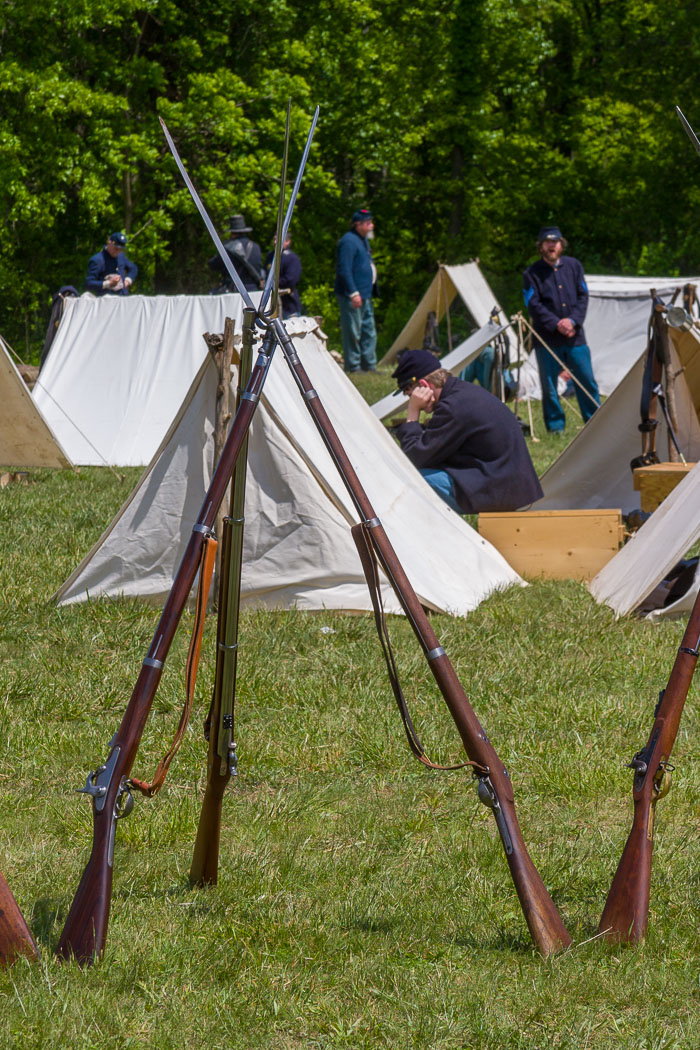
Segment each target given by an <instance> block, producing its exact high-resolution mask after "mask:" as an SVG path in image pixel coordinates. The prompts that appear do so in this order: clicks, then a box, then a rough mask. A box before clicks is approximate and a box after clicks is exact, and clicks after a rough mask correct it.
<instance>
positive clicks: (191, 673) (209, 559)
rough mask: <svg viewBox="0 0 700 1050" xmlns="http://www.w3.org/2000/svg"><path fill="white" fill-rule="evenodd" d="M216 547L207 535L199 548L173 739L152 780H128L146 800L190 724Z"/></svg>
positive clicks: (161, 781) (159, 782)
mask: <svg viewBox="0 0 700 1050" xmlns="http://www.w3.org/2000/svg"><path fill="white" fill-rule="evenodd" d="M218 545H219V544H218V541H217V539H216V537H215V536H213V535H209V536H207V537H206V538H205V540H204V544H203V546H202V559H201V561H200V564H199V586H198V588H197V601H196V606H195V617H194V626H193V628H192V638H191V639H190V649H189V652H188V654H187V666H186V669H185V703H184V706H183V708H182V714H181V715H180V722H179V725H178V727H177V730H176V732H175V736H174V737H173V742H172V744H171V745H170V747H169V748H168V750H167V751H166V752H165V754H164V755H163V757H162V758H161V760H160V762H159V763H158V768H157V769H156V771H155V773H154V775H153V780H152V781H151V782H150V783H149V782H148V781H146V780H138V779H137V778H135V777H131V778H130V780H129V784H130V785H131V787H133V788H134V789H135V790H136V791H140V792H141V793H142V794H143V795H146V796H148V798H153V796H154V795H157V794H158V792H159V791H160V789H161V788H162V786H163V784H164V783H165V778H166V776H167V775H168V769H169V767H170V763H171V762H172V760H173V759H174V758H175V755H176V754H177V753H178V751H179V750H180V745H181V743H182V740H183V737H184V735H185V731H186V729H187V726H188V724H189V721H190V714H191V712H192V704H193V702H194V687H195V682H196V681H197V671H198V669H199V655H200V652H201V649H202V634H203V632H204V622H205V620H206V613H207V602H208V601H209V590H210V588H211V581H212V576H213V574H214V565H215V563H216V550H217V547H218Z"/></svg>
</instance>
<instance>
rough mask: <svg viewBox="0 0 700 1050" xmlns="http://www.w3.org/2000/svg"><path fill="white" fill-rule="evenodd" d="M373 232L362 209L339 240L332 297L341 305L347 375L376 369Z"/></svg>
mask: <svg viewBox="0 0 700 1050" xmlns="http://www.w3.org/2000/svg"><path fill="white" fill-rule="evenodd" d="M373 230H374V222H373V221H372V213H371V212H370V211H368V209H367V208H361V209H360V210H359V211H356V212H355V214H354V215H353V217H352V221H351V223H350V230H349V231H348V232H347V233H345V234H343V236H342V237H341V238H340V240H339V241H338V257H337V264H336V270H335V294H336V296H337V298H338V305H339V306H340V331H341V335H342V338H343V358H344V363H345V371H346V372H360V371H362V372H374V371H375V369H376V367H377V354H376V346H377V330H376V328H375V326H374V309H373V307H372V296H373V295H374V294H375V289H376V284H377V270H376V267H375V265H374V262H373V261H372V250H371V248H370V246H369V241H370V238H371V236H372V231H373Z"/></svg>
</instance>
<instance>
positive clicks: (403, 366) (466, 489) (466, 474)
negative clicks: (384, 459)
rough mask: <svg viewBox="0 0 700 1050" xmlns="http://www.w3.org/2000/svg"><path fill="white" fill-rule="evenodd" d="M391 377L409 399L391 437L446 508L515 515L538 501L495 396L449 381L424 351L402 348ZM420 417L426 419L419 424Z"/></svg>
mask: <svg viewBox="0 0 700 1050" xmlns="http://www.w3.org/2000/svg"><path fill="white" fill-rule="evenodd" d="M392 375H393V376H394V378H395V379H396V381H397V383H398V386H399V389H400V390H402V391H403V392H404V393H405V394H408V395H409V402H408V411H407V421H406V422H405V423H401V424H400V425H399V426H398V427H397V428H396V429H395V431H394V433H395V434H396V436H397V437H398V439H399V442H400V443H401V448H402V449H403V451H404V452H405V453H406V455H407V456H408V458H409V459H410V460H411V462H412V463H413V464H414V465H415V466H416V467H418V469H419V470H420V472H421V474H422V475H423V477H424V478H425V479H426V481H427V482H428V484H429V485H430V486H431V487H432V488H433V489H435V491H436V492H437V494H438V495H439V496H441V497H442V499H444V500H445V502H446V503H447V504H449V506H450V507H452V509H453V510H455V511H457V513H458V514H478V513H480V512H481V511H506V510H517V509H518V508H519V507H523V506H526V505H527V504H529V503H533V502H534V501H535V500H538V499H540V497H541V496H542V494H543V493H542V488H541V486H540V483H539V481H538V479H537V475H536V474H535V468H534V467H533V465H532V460H531V459H530V453H529V452H528V449H527V445H526V444H525V438H524V437H523V433H522V430H521V429H520V424H519V422H518V420H517V419H516V418H515V416H514V415H513V413H512V412H511V411H510V409H508V408H506V406H505V405H504V404H502V402H500V401H499V400H498V398H497V397H494V396H493V394H489V393H488V391H487V390H484V389H483V388H482V387H479V386H474V384H473V383H465V382H464V381H463V380H461V379H456V378H455V377H454V376H452V375H450V373H449V372H447V371H445V369H444V368H441V367H440V360H439V358H437V357H435V355H434V354H431V353H430V352H429V351H428V350H403V351H402V352H401V353H400V354H399V361H398V367H397V368H396V369H395V371H394V372H393V373H392ZM421 411H423V412H430V413H432V419H431V420H430V422H429V423H427V424H426V425H425V426H422V425H421V424H420V423H419V422H418V420H419V417H420V413H421Z"/></svg>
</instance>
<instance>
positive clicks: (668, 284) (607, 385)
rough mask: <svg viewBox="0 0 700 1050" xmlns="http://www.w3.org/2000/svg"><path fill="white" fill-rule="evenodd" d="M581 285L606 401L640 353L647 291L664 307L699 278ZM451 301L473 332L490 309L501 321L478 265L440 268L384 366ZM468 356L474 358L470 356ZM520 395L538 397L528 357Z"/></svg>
mask: <svg viewBox="0 0 700 1050" xmlns="http://www.w3.org/2000/svg"><path fill="white" fill-rule="evenodd" d="M586 284H587V286H588V293H589V300H588V313H587V315H586V325H585V329H586V338H587V340H588V343H589V345H590V348H591V359H592V362H593V371H594V373H595V376H596V379H597V381H598V386H599V388H600V392H601V393H602V394H604V395H606V396H607V395H608V394H610V393H612V391H613V390H614V389H615V387H616V386H617V385H618V383H620V382H621V381H622V379H623V378H624V377H625V376H626V375H627V373H628V372H629V370H630V368H631V367H632V366H633V365H634V363H635V361H636V360H637V359H638V357H639V355H640V354H641V353H643V351H644V348H645V346H646V341H647V324H648V321H649V313H650V310H651V300H650V291H651V289H652V288H654V289H656V291H657V293H658V294H659V295H660V296H661V297H662V299H663V300H664V301H665V302H668V301H669V300H670V298H671V297H672V295H673V293H674V292H675V291H676V289H678V288H682V287H683V285H685V284H700V277H617V276H606V275H600V274H593V275H589V274H587V275H586ZM456 296H459V297H460V298H461V299H462V301H463V302H464V304H465V306H466V307H467V310H468V311H469V313H470V314H471V316H472V317H473V319H474V321H475V323H476V324H477V325H478V326H479V327H482V326H483V325H485V324H486V323H487V322H488V320H489V317H490V316H491V312H492V310H493V308H494V306H495V307H496V308H497V309H498V311H499V314H500V316H501V320H504V315H503V311H502V310H501V307H500V306H499V304H498V302H497V300H496V297H495V295H494V294H493V292H492V291H491V289H490V287H489V285H488V283H487V281H486V279H485V278H484V275H483V274H482V272H481V270H480V269H479V265H478V263H476V262H470V263H463V264H461V265H459V266H444V265H440V266H439V267H438V272H437V274H436V275H435V277H434V278H433V280H432V282H431V284H430V287H429V288H428V290H427V292H426V293H425V295H424V296H423V298H422V299H421V301H420V303H419V304H418V306H417V307H416V309H415V311H414V313H413V314H412V316H411V318H410V320H409V321H408V323H407V324H406V325H405V326H404V328H403V329H402V331H401V333H400V335H399V336H398V338H397V339H395V340H394V342H393V343H392V345H391V346H390V347H389V350H388V351H387V353H386V355H385V357H384V359H383V361H384V363H386V364H390V363H391V362H393V361H394V360H395V359H396V357H397V355H398V352H399V350H402V349H403V348H404V347H411V348H415V347H419V346H422V345H423V334H424V331H425V323H426V321H427V318H428V313H429V312H430V311H431V310H432V311H435V313H436V315H437V318H438V320H440V319H441V318H442V317H443V316H444V315H445V312H446V310H447V309H448V308H449V306H450V305H451V304H452V302H453V300H454V299H455V297H456ZM525 315H526V316H527V314H525ZM507 338H508V343H509V348H510V355H511V360H512V361H515V360H516V359H517V354H518V348H517V340H516V337H515V332H514V331H513V330H512V329H511V330H509V332H508V334H507ZM484 345H485V344H484ZM458 349H459V348H458ZM455 352H456V351H455ZM473 356H474V357H475V356H476V353H474V355H473ZM467 363H468V362H467V361H465V362H464V363H463V364H461V366H460V367H459V368H458V367H452V366H449V370H450V371H452V372H453V373H456V372H458V371H460V369H461V368H464V367H465V364H467ZM520 396H521V397H523V398H537V399H539V398H540V397H541V396H542V394H541V389H540V380H539V373H538V371H537V362H536V360H535V357H534V355H531V356H530V357H529V358H528V360H527V361H526V362H524V364H523V366H522V368H521V370H520ZM378 404H379V402H378ZM394 410H395V408H394Z"/></svg>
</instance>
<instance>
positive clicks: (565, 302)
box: [523, 255, 588, 349]
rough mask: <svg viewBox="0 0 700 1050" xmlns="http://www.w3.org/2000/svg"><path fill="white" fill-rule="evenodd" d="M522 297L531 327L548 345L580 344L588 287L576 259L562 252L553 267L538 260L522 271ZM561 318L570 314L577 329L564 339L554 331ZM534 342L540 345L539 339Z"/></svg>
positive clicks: (584, 336)
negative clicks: (528, 312)
mask: <svg viewBox="0 0 700 1050" xmlns="http://www.w3.org/2000/svg"><path fill="white" fill-rule="evenodd" d="M523 296H524V299H525V306H526V307H527V308H528V310H529V311H530V319H531V321H532V327H533V328H534V329H535V332H536V333H537V335H539V336H541V337H542V339H544V341H545V343H547V345H548V346H551V347H552V348H553V349H556V347H558V346H559V347H573V346H583V345H584V344H585V342H586V335H585V332H584V330H583V322H584V320H585V318H586V310H587V309H588V288H587V287H586V281H585V279H584V276H583V266H581V263H580V262H579V261H578V259H574V258H572V257H571V256H570V255H562V256H561V258H560V259H558V260H557V264H556V266H550V265H549V263H547V262H545V261H544V259H538V260H537V262H534V263H533V264H532V266H528V268H527V270H526V271H525V273H524V274H523ZM563 317H570V318H571V320H572V321H573V323H574V326H575V328H576V331H575V332H574V334H573V335H572V336H571V337H570V338H568V339H567V337H566V336H564V335H562V334H561V332H558V331H557V325H558V323H559V321H561V319H562V318H563ZM535 345H536V346H540V345H541V343H540V341H539V340H537V339H536V340H535Z"/></svg>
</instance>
